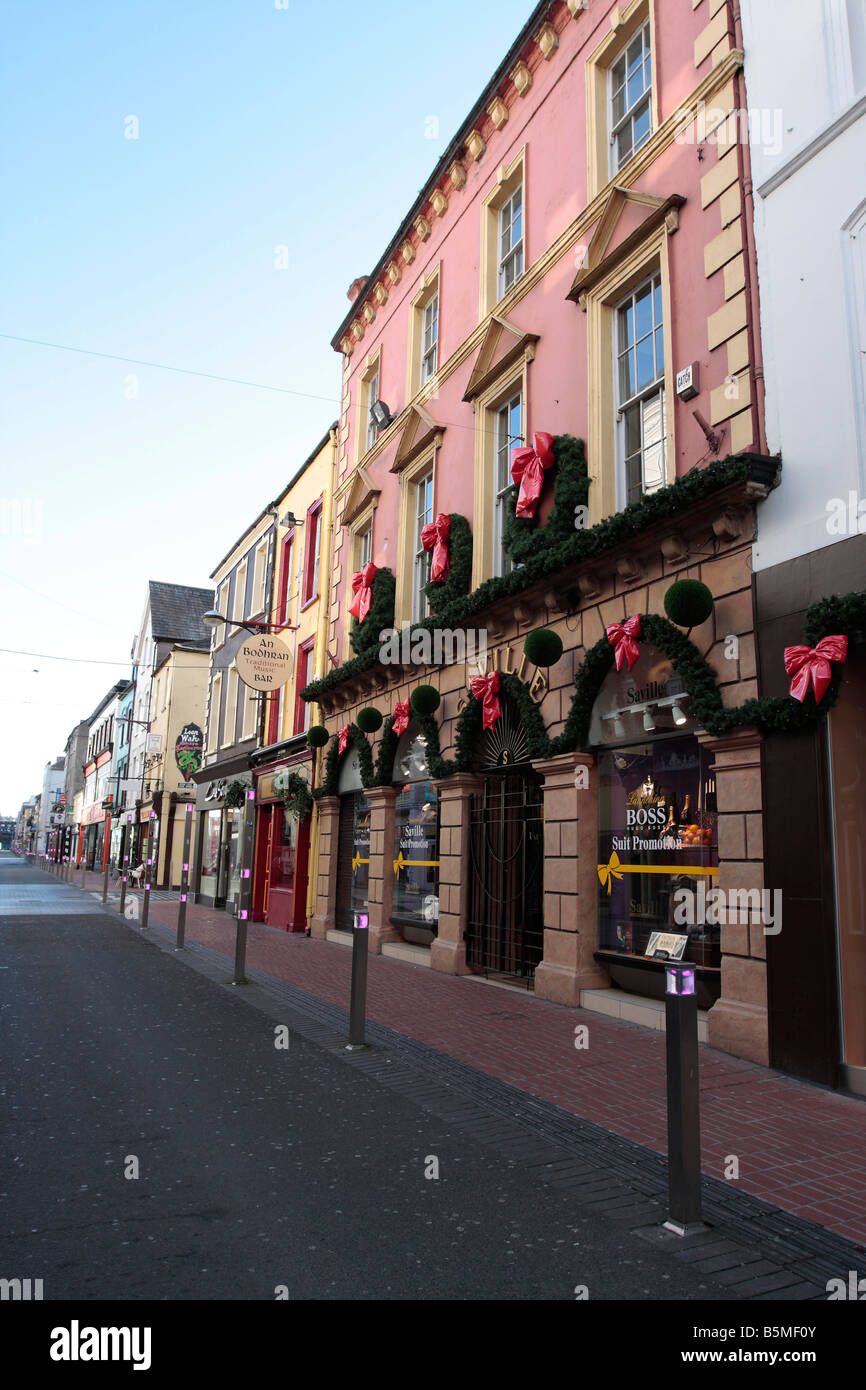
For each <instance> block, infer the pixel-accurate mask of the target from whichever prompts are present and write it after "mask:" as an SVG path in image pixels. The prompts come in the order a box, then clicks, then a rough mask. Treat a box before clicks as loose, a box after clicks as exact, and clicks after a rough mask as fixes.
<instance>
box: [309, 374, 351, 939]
mask: <svg viewBox="0 0 866 1390" xmlns="http://www.w3.org/2000/svg"><path fill="white" fill-rule="evenodd" d="M341 390H342V387H341ZM338 442H339V432H338V429H337V426H336V425H332V426H331V487H330V493H329V495H328V529H327V537H328V545H327V555H328V574H329V576H330V574H331V571H332V568H333V555H334V513H335V511H336V490H337V454H338V447H337V446H338ZM330 608H331V587H330V583H329V584H328V601H327V603H325V604H323V605H322V611H321V612H320V614H319V631H318V633H317V634H316V645H315V647H314V648H313V650H314V652H315V659H314V662H313V670H314V672H315V671H318V672H319V673H320V675H322V676H323V675H324V674H325V658H326V654H327V650H328V623H329V620H330ZM315 709H316V710H317V711H318V710H319V706H318V705H316V706H315ZM312 722H313V720H312V710H311V711H310V723H311V724H312ZM312 752H313V778H312V786H313V788H315V786H316V772H317V770H318V767H319V759H320V758H322V757H324V750H323V749H321V748H315V749H313V750H312ZM318 884H319V808H318V803H317V802H315V801H314V802H313V824H312V827H311V830H310V861H309V870H308V873H307V931H309V930H310V922H311V920H312V917H313V914H314V913H315V910H316V896H317V894H318Z"/></svg>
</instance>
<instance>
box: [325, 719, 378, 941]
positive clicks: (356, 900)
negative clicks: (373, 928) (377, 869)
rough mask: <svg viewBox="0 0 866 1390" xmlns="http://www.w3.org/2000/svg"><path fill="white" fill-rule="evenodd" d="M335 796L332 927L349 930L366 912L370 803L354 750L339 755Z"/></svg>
mask: <svg viewBox="0 0 866 1390" xmlns="http://www.w3.org/2000/svg"><path fill="white" fill-rule="evenodd" d="M337 794H338V795H339V798H340V829H339V836H338V851H337V900H336V908H335V913H334V925H335V926H336V927H337V929H338V930H339V931H351V930H352V927H353V926H354V924H355V914H356V913H357V912H366V911H367V895H368V890H369V884H370V803H369V801H368V800H367V798H366V796H365V795H364V789H363V785H362V783H361V766H360V762H359V759H358V751H357V749H356V748H352V747H350V748H349V749H347V751H346V753H345V754H344V756H343V760H342V762H341V764H340V775H339V779H338V781H337Z"/></svg>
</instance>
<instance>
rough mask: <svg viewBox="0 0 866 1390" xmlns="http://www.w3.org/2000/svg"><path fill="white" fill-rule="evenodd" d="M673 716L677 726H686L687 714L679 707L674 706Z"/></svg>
mask: <svg viewBox="0 0 866 1390" xmlns="http://www.w3.org/2000/svg"><path fill="white" fill-rule="evenodd" d="M671 714H672V715H673V717H674V723H675V724H685V723H686V715H685V714H684V713H683V711H682V710H681V709H680V707H679V705H674V706H673V708H672V709H671Z"/></svg>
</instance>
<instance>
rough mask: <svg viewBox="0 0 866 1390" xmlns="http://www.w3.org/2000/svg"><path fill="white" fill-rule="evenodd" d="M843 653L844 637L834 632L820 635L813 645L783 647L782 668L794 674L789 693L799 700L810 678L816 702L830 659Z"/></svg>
mask: <svg viewBox="0 0 866 1390" xmlns="http://www.w3.org/2000/svg"><path fill="white" fill-rule="evenodd" d="M847 656H848V638H847V637H842V636H838V635H837V636H834V637H822V638H821V641H820V642H819V643H818V645H817V647H786V648H785V670H786V671H787V672H788V675H789V676H793V677H794V679H793V680H792V681H791V690H790V694H791V695H792V696H793V698H794V699H795V700H799V701H800V704H802V703H803V701H804V700H805V698H806V692H807V690H808V689H809V682H810V681H811V682H812V688H813V689H814V691H815V703H816V704H818V705H820V703H821V701H822V700H823V698H824V696H825V694H826V692H827V686H828V685H829V684H830V678H831V676H832V674H833V673H832V671H831V670H830V662H831V661H845V660H846V659H847Z"/></svg>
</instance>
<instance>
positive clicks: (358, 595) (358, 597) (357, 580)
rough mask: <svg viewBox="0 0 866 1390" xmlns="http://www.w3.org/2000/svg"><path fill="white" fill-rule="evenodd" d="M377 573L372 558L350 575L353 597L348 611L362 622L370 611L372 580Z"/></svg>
mask: <svg viewBox="0 0 866 1390" xmlns="http://www.w3.org/2000/svg"><path fill="white" fill-rule="evenodd" d="M378 573H379V571H378V570H377V568H376V566H375V565H374V564H373V562H372V560H371V561H370V563H369V564H368V565H365V566H364V568H363V569H362V570H358V573H357V574H353V575H352V589H353V592H354V594H355V597H354V598H353V599H352V602H351V603H350V604H349V612H350V613H351V614H352V615H353V616H354V617H356V618H357V619H358V622H359V623H362V622H363V621H364V619H365V618H366V616H367V614H368V613H369V611H370V604H371V603H372V602H373V580H374V579H375V578H376V575H377V574H378Z"/></svg>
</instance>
